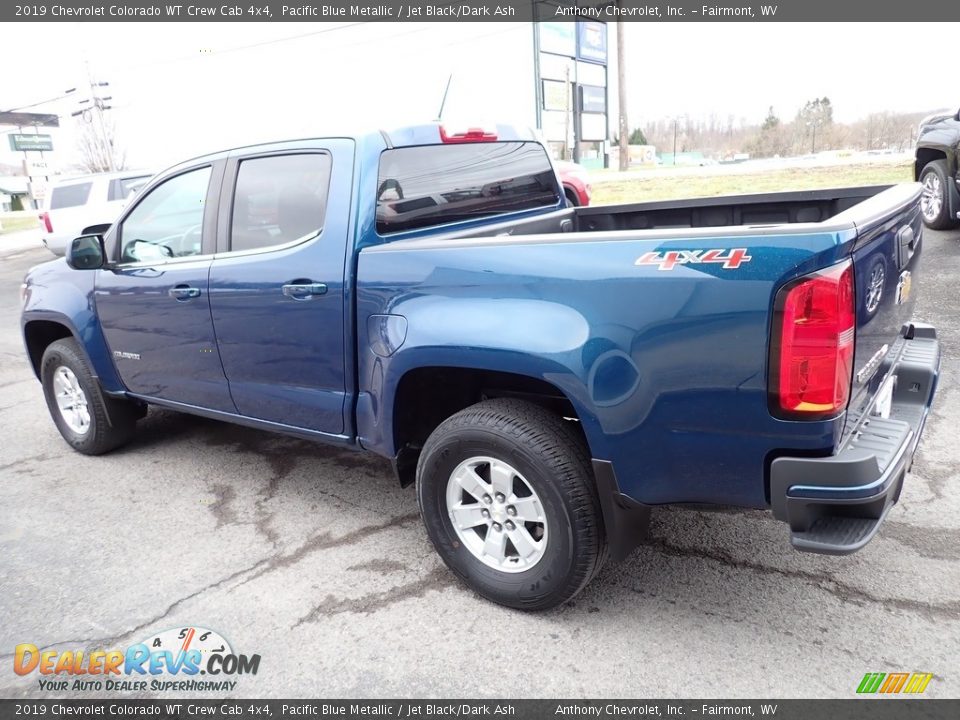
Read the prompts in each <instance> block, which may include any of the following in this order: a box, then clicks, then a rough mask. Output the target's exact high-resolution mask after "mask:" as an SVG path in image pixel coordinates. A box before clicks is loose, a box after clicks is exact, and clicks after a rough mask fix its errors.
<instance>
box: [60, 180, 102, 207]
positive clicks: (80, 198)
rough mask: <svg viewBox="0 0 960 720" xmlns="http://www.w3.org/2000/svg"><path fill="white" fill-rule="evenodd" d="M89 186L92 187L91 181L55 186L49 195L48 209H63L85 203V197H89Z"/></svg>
mask: <svg viewBox="0 0 960 720" xmlns="http://www.w3.org/2000/svg"><path fill="white" fill-rule="evenodd" d="M91 187H93V183H92V182H87V183H77V184H76V185H61V186H59V187H55V188H54V189H53V193H52V194H51V195H50V209H51V210H63V209H65V208H72V207H79V206H80V205H85V204H86V203H87V198H88V197H90V188H91Z"/></svg>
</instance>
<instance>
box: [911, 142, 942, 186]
mask: <svg viewBox="0 0 960 720" xmlns="http://www.w3.org/2000/svg"><path fill="white" fill-rule="evenodd" d="M946 158H947V154H946V153H945V152H943V151H942V150H934V149H932V148H918V149H917V160H916V162H915V163H914V166H913V179H914V180H919V179H920V173H922V172H923V168H924V167H926V166H927V165H928V164H929V163H932V162H933V161H934V160H946Z"/></svg>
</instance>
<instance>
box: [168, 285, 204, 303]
mask: <svg viewBox="0 0 960 720" xmlns="http://www.w3.org/2000/svg"><path fill="white" fill-rule="evenodd" d="M167 294H168V295H169V296H170V297H172V298H174V299H175V300H189V299H190V298H197V297H200V288H195V287H190V286H188V285H177V286H176V287H172V288H170V289H169V290H167Z"/></svg>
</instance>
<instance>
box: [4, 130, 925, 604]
mask: <svg viewBox="0 0 960 720" xmlns="http://www.w3.org/2000/svg"><path fill="white" fill-rule="evenodd" d="M921 231H922V227H921V222H920V187H919V186H918V185H916V184H908V185H901V186H894V187H890V188H853V189H842V190H831V191H813V192H797V193H777V194H768V195H755V196H743V197H732V198H711V199H704V200H686V201H679V202H662V203H645V204H633V205H629V204H628V205H616V206H606V207H604V206H600V207H588V208H584V207H567V206H566V202H565V200H564V196H563V191H562V189H561V185H560V183H559V180H558V177H557V174H556V172H555V171H554V169H553V167H552V166H551V164H550V160H549V157H548V155H547V153H546V151H545V149H544V147H543V146H542V145H541V144H539V143H538V142H537V140H536V139H535V136H534V135H533V134H532V133H530V132H528V131H525V130H519V129H516V128H513V127H508V126H498V127H496V128H495V129H489V130H479V129H473V130H468V131H466V132H461V133H456V132H451V131H448V130H447V129H445V128H443V127H442V126H438V125H435V124H433V125H423V126H414V127H407V128H403V129H400V130H397V131H393V132H374V133H369V134H360V135H355V136H341V137H330V138H322V139H315V140H297V141H291V142H281V143H276V144H271V145H260V146H255V147H246V148H240V149H236V150H231V151H228V152H221V153H217V154H213V155H208V156H205V157H201V158H198V159H195V160H191V161H189V162H186V163H183V164H181V165H178V166H176V167H174V168H171V169H169V170H167V171H166V172H163V173H161V174H160V175H158V176H157V177H155V178H154V179H153V180H151V182H150V183H149V184H148V185H147V186H146V187H145V188H144V189H143V190H142V191H141V192H140V193H139V194H138V196H137V197H136V199H135V200H134V201H133V202H132V203H131V204H130V206H129V207H128V208H126V210H125V211H124V212H123V214H122V215H121V216H120V218H119V219H118V221H117V222H115V223H114V224H113V225H112V226H111V227H110V229H109V230H108V231H107V232H106V233H105V234H104V235H102V236H99V235H98V236H83V237H80V238H77V239H75V240H74V241H73V243H72V244H71V246H70V248H69V250H68V254H67V257H66V259H63V260H58V261H54V262H51V263H47V264H44V265H40V266H38V267H36V268H34V269H32V270H31V271H30V273H29V274H28V276H27V278H26V281H25V284H24V298H23V313H22V327H23V336H24V340H25V344H26V349H27V354H28V356H29V359H30V363H31V364H32V366H33V369H34V371H35V373H36V375H37V378H38V379H39V380H40V381H41V383H42V387H43V391H44V394H45V396H46V400H47V405H48V407H49V410H50V413H51V415H52V417H53V420H54V422H55V423H56V425H57V427H58V429H59V430H60V433H61V434H62V435H63V437H64V439H65V440H66V441H67V443H69V444H70V445H71V446H72V447H74V448H75V449H76V450H78V451H80V452H83V453H87V454H98V453H103V452H107V451H109V450H111V449H112V448H115V447H117V446H119V445H121V444H123V443H125V442H127V441H128V440H129V439H130V438H131V436H132V435H133V432H134V428H135V425H136V422H137V420H138V418H140V417H142V415H143V414H144V413H145V412H146V408H147V407H148V406H150V405H156V406H160V407H164V408H171V409H174V410H180V411H183V412H188V413H195V414H198V415H203V416H206V417H210V418H216V419H221V420H225V421H228V422H236V423H241V424H245V425H249V426H253V427H256V428H262V429H264V430H273V431H279V432H284V433H289V434H291V435H296V436H300V437H305V438H312V439H316V440H320V441H324V442H328V443H334V444H338V445H343V446H350V447H353V448H356V449H362V450H366V451H370V452H374V453H377V454H379V455H382V456H384V457H387V458H390V459H391V460H392V461H393V464H394V467H395V469H396V472H397V475H398V477H399V480H400V482H401V483H403V484H410V483H414V482H415V483H416V487H417V500H418V503H419V507H420V510H421V514H422V517H423V521H424V523H425V525H426V529H427V532H428V534H429V536H430V539H431V540H432V542H433V544H434V546H435V547H436V549H437V551H438V553H439V554H440V555H441V557H442V558H443V560H444V561H445V562H446V563H447V565H448V566H449V567H450V568H451V570H452V571H453V572H455V573H456V574H457V575H458V576H459V577H460V578H462V579H463V580H464V581H465V582H466V583H467V584H468V585H469V586H470V587H472V588H474V589H475V590H476V591H477V592H479V593H480V594H481V595H483V596H485V597H487V598H490V599H492V600H494V601H496V602H500V603H503V604H505V605H510V606H514V607H521V608H530V609H536V608H546V607H551V606H554V605H556V604H558V603H562V602H564V601H566V600H568V599H569V598H571V597H573V596H574V595H575V594H576V593H577V592H578V591H579V590H580V589H581V588H583V587H584V585H585V584H586V583H587V582H589V580H590V579H591V578H592V577H593V576H594V575H595V574H596V572H597V571H598V570H599V568H600V567H601V565H602V564H603V562H604V561H605V560H606V559H607V557H608V556H612V557H613V558H614V559H617V558H622V557H623V556H624V555H626V554H627V553H628V552H629V551H630V550H632V549H633V548H634V547H635V545H636V543H637V542H638V540H639V537H640V536H641V535H642V532H643V530H644V529H645V528H646V525H647V521H648V516H649V510H650V507H651V506H654V505H659V504H665V503H719V504H725V505H737V506H743V507H753V508H769V509H771V510H772V513H773V515H774V517H776V518H778V519H780V520H782V521H784V522H785V523H786V524H787V525H788V527H789V531H790V537H791V540H792V542H793V544H794V545H795V546H796V547H797V548H799V549H801V550H809V551H816V552H825V553H848V552H853V551H855V550H857V549H859V548H860V547H862V546H863V545H864V544H866V543H867V542H868V541H869V540H870V538H871V537H873V535H874V534H875V533H876V532H877V528H878V526H879V525H880V523H881V521H882V520H883V518H884V516H885V514H886V513H887V511H888V509H889V508H890V507H891V506H892V505H893V503H895V502H896V501H897V499H898V497H899V494H900V489H901V487H902V484H903V482H904V477H905V475H906V472H907V470H908V468H909V466H910V463H911V460H912V458H913V455H914V451H915V450H916V447H917V443H918V441H919V439H920V435H921V432H922V430H923V425H924V421H925V419H926V416H927V411H928V408H929V407H930V403H931V401H932V399H933V396H934V391H935V388H936V381H937V372H938V367H939V345H938V341H937V337H936V333H935V331H934V329H933V328H932V327H929V326H926V325H922V324H919V323H914V322H912V320H911V312H912V308H913V302H914V299H915V297H916V292H917V287H918V279H919V278H918V267H919V260H920V256H921V252H922V232H921Z"/></svg>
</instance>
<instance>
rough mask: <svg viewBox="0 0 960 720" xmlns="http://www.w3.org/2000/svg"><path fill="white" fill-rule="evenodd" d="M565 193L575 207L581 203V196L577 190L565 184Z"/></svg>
mask: <svg viewBox="0 0 960 720" xmlns="http://www.w3.org/2000/svg"><path fill="white" fill-rule="evenodd" d="M563 194H564V195H566V196H567V201H568V202H569V203H570V204H571V205H573V206H574V207H576V206H578V205H580V197H579V196H578V195H577V191H576V190H574V189H573V188H572V187H569V186H567V185H564V186H563Z"/></svg>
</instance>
